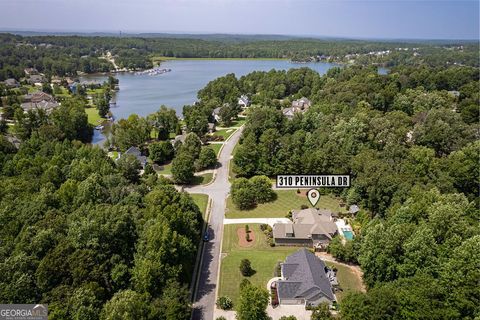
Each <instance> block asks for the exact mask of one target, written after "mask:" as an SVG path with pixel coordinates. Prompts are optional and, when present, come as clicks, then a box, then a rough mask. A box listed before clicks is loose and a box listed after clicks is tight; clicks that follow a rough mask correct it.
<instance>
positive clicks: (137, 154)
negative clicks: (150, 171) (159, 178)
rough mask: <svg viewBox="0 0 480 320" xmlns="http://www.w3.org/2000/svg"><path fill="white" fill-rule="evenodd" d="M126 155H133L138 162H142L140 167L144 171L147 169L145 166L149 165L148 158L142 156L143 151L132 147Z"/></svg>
mask: <svg viewBox="0 0 480 320" xmlns="http://www.w3.org/2000/svg"><path fill="white" fill-rule="evenodd" d="M125 154H131V155H133V156H135V157H136V158H137V160H138V162H140V165H141V166H142V169H145V166H146V165H147V157H145V156H143V155H142V151H140V149H139V148H137V147H130V148H128V150H127V151H125Z"/></svg>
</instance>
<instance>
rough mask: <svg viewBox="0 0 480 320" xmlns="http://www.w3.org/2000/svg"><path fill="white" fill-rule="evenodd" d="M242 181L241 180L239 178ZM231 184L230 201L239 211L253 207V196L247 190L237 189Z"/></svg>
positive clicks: (249, 190)
mask: <svg viewBox="0 0 480 320" xmlns="http://www.w3.org/2000/svg"><path fill="white" fill-rule="evenodd" d="M240 179H242V178H240ZM234 186H235V184H232V200H233V203H234V204H235V206H236V207H237V208H239V209H240V210H248V209H251V208H253V207H255V204H256V202H255V194H254V193H253V190H252V189H249V188H237V187H234Z"/></svg>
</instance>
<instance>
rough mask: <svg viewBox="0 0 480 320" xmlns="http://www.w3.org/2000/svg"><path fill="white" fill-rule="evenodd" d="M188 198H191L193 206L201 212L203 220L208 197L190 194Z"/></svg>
mask: <svg viewBox="0 0 480 320" xmlns="http://www.w3.org/2000/svg"><path fill="white" fill-rule="evenodd" d="M190 197H192V199H193V202H195V204H196V205H197V206H198V208H199V209H200V211H201V212H202V217H203V218H204V219H205V215H206V211H207V204H208V195H206V194H194V193H191V194H190Z"/></svg>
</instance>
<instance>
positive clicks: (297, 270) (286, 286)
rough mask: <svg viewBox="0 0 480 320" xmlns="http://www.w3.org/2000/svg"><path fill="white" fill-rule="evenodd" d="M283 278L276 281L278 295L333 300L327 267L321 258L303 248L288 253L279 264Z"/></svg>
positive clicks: (282, 297) (286, 297)
mask: <svg viewBox="0 0 480 320" xmlns="http://www.w3.org/2000/svg"><path fill="white" fill-rule="evenodd" d="M281 269H282V276H283V280H279V281H277V290H278V297H279V298H280V300H282V299H305V300H307V302H308V301H311V302H314V301H317V300H318V299H320V298H321V297H325V298H327V299H328V300H330V301H334V300H335V296H334V295H333V291H332V286H331V284H330V280H329V278H328V276H327V271H328V268H326V267H325V264H324V263H323V261H322V260H320V259H319V258H317V257H316V256H315V255H314V254H313V253H311V252H310V251H308V250H307V249H305V248H303V249H300V250H298V251H297V252H295V253H293V254H291V255H289V256H288V257H287V258H286V259H285V262H284V263H282V264H281Z"/></svg>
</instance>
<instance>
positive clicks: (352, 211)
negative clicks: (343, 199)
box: [348, 204, 360, 213]
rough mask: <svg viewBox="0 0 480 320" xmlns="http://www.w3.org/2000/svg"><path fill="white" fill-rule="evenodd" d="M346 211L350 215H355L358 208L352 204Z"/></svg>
mask: <svg viewBox="0 0 480 320" xmlns="http://www.w3.org/2000/svg"><path fill="white" fill-rule="evenodd" d="M348 211H349V212H350V213H357V212H358V211H360V208H359V207H358V206H357V205H356V204H353V205H351V206H350V208H348Z"/></svg>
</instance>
